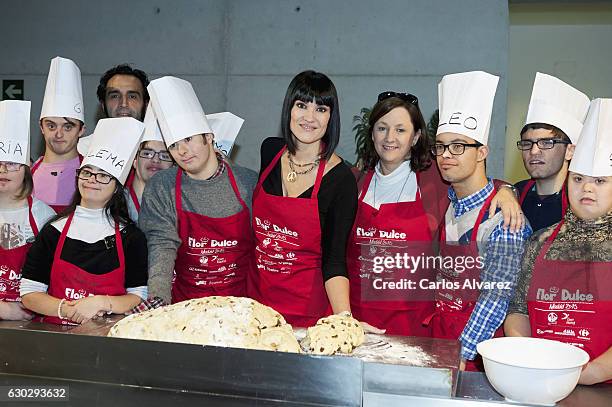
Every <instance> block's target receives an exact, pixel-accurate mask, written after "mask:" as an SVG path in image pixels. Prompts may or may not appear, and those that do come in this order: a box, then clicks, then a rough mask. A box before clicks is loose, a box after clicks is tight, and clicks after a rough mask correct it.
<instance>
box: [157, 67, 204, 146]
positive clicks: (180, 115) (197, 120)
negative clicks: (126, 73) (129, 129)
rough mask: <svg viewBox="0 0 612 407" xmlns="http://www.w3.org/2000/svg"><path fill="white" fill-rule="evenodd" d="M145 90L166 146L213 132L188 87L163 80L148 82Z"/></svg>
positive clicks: (169, 78) (167, 78) (172, 79)
mask: <svg viewBox="0 0 612 407" xmlns="http://www.w3.org/2000/svg"><path fill="white" fill-rule="evenodd" d="M147 90H148V91H149V96H150V97H151V102H150V103H151V104H152V105H153V111H154V112H155V116H156V117H157V122H158V123H159V127H160V129H161V131H162V134H163V135H164V141H165V142H166V145H167V146H170V145H171V144H174V143H176V142H177V141H180V140H183V139H185V138H187V137H191V136H195V135H197V134H206V133H212V132H213V131H212V128H211V127H210V125H209V124H208V121H207V120H206V115H205V113H204V110H203V109H202V105H200V102H199V101H198V97H197V96H196V93H195V91H194V90H193V86H191V83H189V82H187V81H185V80H183V79H179V78H175V77H173V76H164V77H163V78H159V79H155V80H153V81H151V83H149V86H147Z"/></svg>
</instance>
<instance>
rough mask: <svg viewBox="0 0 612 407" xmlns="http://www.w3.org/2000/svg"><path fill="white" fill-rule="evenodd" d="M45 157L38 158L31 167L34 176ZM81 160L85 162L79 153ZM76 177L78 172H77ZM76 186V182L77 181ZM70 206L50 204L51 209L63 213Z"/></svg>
mask: <svg viewBox="0 0 612 407" xmlns="http://www.w3.org/2000/svg"><path fill="white" fill-rule="evenodd" d="M43 158H44V157H42V156H41V157H39V158H38V160H36V161H35V162H34V164H33V165H32V168H30V172H31V173H32V177H34V173H35V172H36V170H37V169H38V167H40V164H41V163H42V161H43ZM79 162H80V163H82V162H83V156H82V155H80V154H79ZM75 177H76V174H75ZM75 188H76V182H75ZM68 206H70V205H49V207H50V208H51V209H53V210H54V211H55V213H61V212H62V211H63V210H64V209H66V208H67V207H68Z"/></svg>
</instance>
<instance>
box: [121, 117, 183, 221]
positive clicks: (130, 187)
mask: <svg viewBox="0 0 612 407" xmlns="http://www.w3.org/2000/svg"><path fill="white" fill-rule="evenodd" d="M144 125H145V131H144V135H143V136H142V142H141V143H140V148H139V149H138V152H137V153H136V158H135V159H134V164H133V167H134V171H132V176H131V179H129V180H128V182H127V188H126V193H127V194H128V196H126V199H127V203H128V211H129V213H130V218H131V219H132V220H133V221H134V222H138V214H139V213H140V203H141V202H142V193H143V192H144V189H145V185H146V184H147V182H149V180H150V179H151V177H153V176H154V175H155V174H157V173H158V172H159V171H162V170H166V169H168V168H170V167H172V165H173V164H174V160H173V159H172V156H171V155H170V153H169V152H168V149H167V148H166V144H165V143H164V140H163V137H162V134H161V130H160V129H159V125H158V124H157V119H156V118H155V114H154V113H153V109H152V108H151V107H147V111H146V113H145V117H144Z"/></svg>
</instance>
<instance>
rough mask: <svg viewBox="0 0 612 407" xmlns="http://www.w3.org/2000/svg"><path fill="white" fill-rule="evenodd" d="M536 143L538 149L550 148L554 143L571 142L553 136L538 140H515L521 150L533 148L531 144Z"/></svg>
mask: <svg viewBox="0 0 612 407" xmlns="http://www.w3.org/2000/svg"><path fill="white" fill-rule="evenodd" d="M534 144H537V145H538V148H539V149H540V150H550V149H551V148H553V147H554V146H555V144H572V143H570V142H568V141H564V140H559V139H554V138H541V139H539V140H536V141H533V140H520V141H517V142H516V147H518V149H519V150H521V151H528V150H531V149H532V148H533V145H534Z"/></svg>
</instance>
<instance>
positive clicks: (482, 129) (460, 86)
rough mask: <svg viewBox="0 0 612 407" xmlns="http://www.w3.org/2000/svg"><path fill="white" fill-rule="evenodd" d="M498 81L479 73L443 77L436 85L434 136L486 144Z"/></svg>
mask: <svg viewBox="0 0 612 407" xmlns="http://www.w3.org/2000/svg"><path fill="white" fill-rule="evenodd" d="M498 82H499V77H497V76H495V75H491V74H489V73H486V72H482V71H473V72H462V73H455V74H450V75H445V76H444V77H443V78H442V81H440V83H439V84H438V99H439V109H440V122H439V123H440V124H439V125H438V131H437V132H436V135H438V134H441V133H457V134H462V135H464V136H467V137H470V138H472V139H474V140H476V141H477V142H479V143H482V144H485V145H486V144H487V141H488V139H489V130H490V128H491V114H492V113H493V101H494V99H495V91H496V90H497V83H498Z"/></svg>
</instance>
